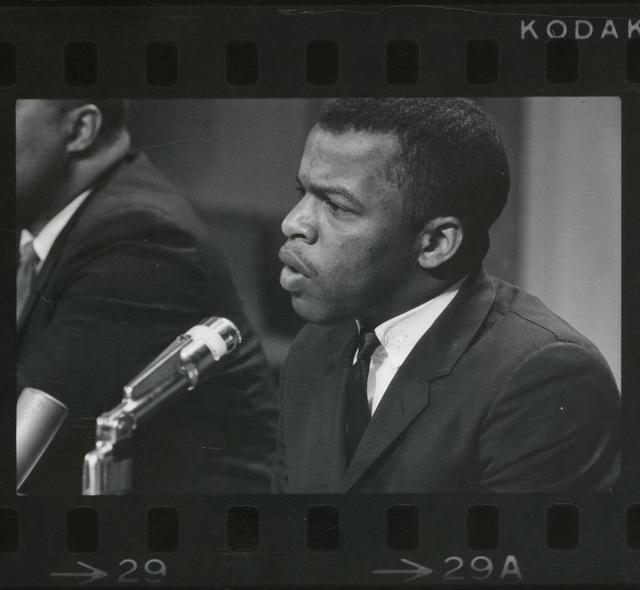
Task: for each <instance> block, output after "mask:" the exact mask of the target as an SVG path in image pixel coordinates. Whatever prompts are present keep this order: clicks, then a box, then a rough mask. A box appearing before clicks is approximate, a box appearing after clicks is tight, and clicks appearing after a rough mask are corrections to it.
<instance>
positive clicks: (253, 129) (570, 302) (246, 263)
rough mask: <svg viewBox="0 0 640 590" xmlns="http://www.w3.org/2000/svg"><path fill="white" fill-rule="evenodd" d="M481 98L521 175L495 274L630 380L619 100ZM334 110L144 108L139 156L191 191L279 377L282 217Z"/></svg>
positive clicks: (136, 115)
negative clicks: (623, 361) (303, 160)
mask: <svg viewBox="0 0 640 590" xmlns="http://www.w3.org/2000/svg"><path fill="white" fill-rule="evenodd" d="M480 102H482V104H483V105H484V106H485V108H486V109H487V110H488V111H489V113H490V114H491V115H492V116H493V118H494V119H495V121H496V123H497V125H498V127H499V128H500V130H501V133H502V136H503V141H504V143H505V147H506V149H507V153H508V155H509V161H510V166H511V174H512V179H513V183H512V190H511V193H510V195H509V202H508V204H507V207H506V209H505V211H504V213H503V215H502V216H501V218H500V219H499V220H498V221H497V222H496V224H495V225H494V227H493V230H492V238H491V239H492V247H491V250H490V252H489V255H488V257H487V260H486V263H485V267H486V268H487V270H488V271H489V272H491V273H493V274H496V275H498V276H500V277H501V278H503V279H505V280H507V281H509V282H513V283H517V284H520V285H521V286H523V287H524V288H526V289H527V290H529V291H531V292H533V293H534V294H536V295H538V296H540V297H541V298H542V299H543V301H545V303H547V305H549V307H551V308H552V309H553V310H554V311H556V312H558V313H559V314H560V315H562V316H563V317H566V318H567V319H569V320H570V321H571V323H573V324H574V325H575V326H576V327H577V328H578V329H579V330H581V331H582V332H583V333H585V334H586V335H587V336H588V337H590V338H591V339H592V340H594V341H595V342H596V344H598V345H599V346H600V348H601V349H602V350H603V352H604V354H605V356H606V357H607V359H608V360H609V363H610V364H611V366H612V369H613V370H614V373H615V374H616V376H617V377H618V378H619V372H620V337H619V335H620V272H619V271H620V173H619V162H620V152H619V150H620V147H619V146H620V121H619V116H620V115H619V110H620V109H619V101H618V100H617V99H611V98H602V99H575V98H549V99H537V98H536V99H515V98H510V99H503V98H501V99H485V100H482V101H480ZM323 104H324V101H323V100H320V99H259V100H258V99H245V100H163V101H157V100H156V101H152V100H138V101H132V105H131V117H130V128H131V132H132V139H133V145H134V148H139V149H145V150H146V151H147V153H148V154H149V156H150V157H151V159H152V160H153V161H154V162H155V163H156V165H157V166H158V167H159V168H160V169H162V170H163V171H164V172H165V173H166V174H167V176H169V178H170V179H171V180H173V181H174V183H176V184H177V185H178V186H180V187H181V188H182V189H183V190H184V192H185V193H186V195H187V196H188V197H189V198H190V199H191V201H192V202H193V204H194V205H195V207H196V208H197V209H198V211H199V212H200V213H201V215H202V217H203V219H204V220H205V222H206V224H207V225H208V227H209V228H210V231H211V236H212V239H215V240H216V241H217V242H218V243H219V244H221V247H222V248H223V249H224V251H225V253H226V255H227V257H228V259H229V262H230V265H231V267H232V271H233V273H234V278H235V281H236V284H237V286H238V289H239V292H240V295H241V298H242V299H243V302H244V304H245V308H246V310H247V313H248V314H249V316H250V317H251V319H252V320H253V322H254V324H255V326H256V328H257V329H258V331H259V332H260V333H261V334H262V336H263V339H264V343H265V349H266V351H267V354H268V356H269V358H270V360H271V362H272V363H273V365H274V367H275V368H276V369H277V367H278V366H279V365H280V364H281V363H282V362H283V360H284V358H285V356H286V353H287V351H288V348H289V346H290V343H291V339H292V337H293V336H294V335H295V333H296V332H297V330H298V329H299V328H300V326H301V325H302V322H301V321H300V320H299V318H297V316H296V315H295V314H294V313H293V312H292V311H291V308H290V304H289V297H288V295H287V294H286V293H284V292H283V291H282V289H281V288H280V287H279V284H278V276H279V272H280V263H279V261H278V258H277V251H278V248H279V246H280V245H281V244H282V242H283V236H282V234H281V232H280V222H281V220H282V218H283V217H284V216H285V214H286V213H287V211H288V210H289V209H290V208H291V207H292V206H293V205H294V204H295V202H296V200H297V196H296V193H295V191H294V185H295V174H296V170H297V166H298V162H299V159H300V155H301V154H302V150H303V146H304V141H305V138H306V135H307V132H308V130H309V129H310V128H311V126H312V125H313V123H314V121H315V118H316V116H317V114H318V112H319V110H320V109H321V108H322V106H323ZM616 161H617V168H616V166H615V163H616ZM584 171H587V172H588V174H587V176H586V177H585V175H584ZM550 228H552V229H550ZM543 235H544V237H542V236H543ZM594 253H597V256H594ZM585 256H586V257H588V264H585V260H584V258H585ZM569 270H571V272H569ZM594 277H597V281H599V282H595V283H594ZM603 300H606V301H607V305H606V306H603V305H602V301H603Z"/></svg>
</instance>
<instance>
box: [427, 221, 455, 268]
mask: <svg viewBox="0 0 640 590" xmlns="http://www.w3.org/2000/svg"><path fill="white" fill-rule="evenodd" d="M463 237H464V230H463V228H462V223H461V222H460V220H459V219H458V218H457V217H436V218H435V219H432V220H431V221H429V222H427V223H426V224H425V226H424V228H423V230H422V232H421V233H420V235H419V237H418V240H419V242H418V246H419V248H420V251H419V254H418V264H419V265H420V266H421V267H422V268H424V269H435V268H437V267H438V266H440V265H441V264H443V263H445V262H447V261H448V260H451V258H453V256H454V255H455V254H456V252H457V251H458V250H459V249H460V245H461V244H462V238H463Z"/></svg>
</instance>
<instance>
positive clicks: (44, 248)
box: [20, 189, 91, 270]
mask: <svg viewBox="0 0 640 590" xmlns="http://www.w3.org/2000/svg"><path fill="white" fill-rule="evenodd" d="M90 193H91V189H88V190H86V191H84V192H83V193H80V194H79V195H78V196H77V197H76V198H75V199H73V201H71V202H70V203H69V204H68V205H67V206H66V207H65V208H64V209H62V211H60V212H59V213H57V214H56V215H55V216H54V217H52V218H51V219H50V220H49V221H48V222H47V223H46V225H45V226H44V227H43V228H42V229H41V230H40V232H38V235H37V236H35V237H34V236H33V235H32V234H31V233H30V232H29V231H28V230H26V229H23V230H22V233H21V234H20V251H21V252H22V249H23V248H24V246H25V245H26V244H27V243H29V242H30V241H32V240H33V249H34V250H35V252H36V254H37V255H38V258H39V259H40V262H39V263H38V266H37V267H36V268H37V270H40V268H41V267H42V264H43V263H44V261H45V259H46V258H47V256H48V255H49V252H50V251H51V248H52V247H53V244H54V242H55V241H56V239H57V237H58V236H59V235H60V233H61V232H62V230H63V229H64V228H65V226H66V225H67V223H69V220H70V219H71V218H72V217H73V214H74V213H75V212H76V211H77V210H78V207H80V205H82V203H83V202H84V201H85V199H86V198H87V197H88V196H89V194H90Z"/></svg>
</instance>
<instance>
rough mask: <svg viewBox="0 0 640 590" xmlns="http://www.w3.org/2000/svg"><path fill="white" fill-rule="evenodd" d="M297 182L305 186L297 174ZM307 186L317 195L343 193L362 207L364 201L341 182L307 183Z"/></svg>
mask: <svg viewBox="0 0 640 590" xmlns="http://www.w3.org/2000/svg"><path fill="white" fill-rule="evenodd" d="M296 182H297V183H298V184H299V185H300V186H304V184H305V183H303V182H302V181H301V180H300V177H299V176H296ZM306 185H307V187H308V188H309V189H310V190H311V192H312V193H315V194H317V195H336V194H337V195H341V196H343V197H344V198H345V199H347V200H348V201H350V202H351V203H353V204H354V205H356V206H357V207H362V203H361V202H360V200H359V199H358V198H357V197H356V196H355V195H354V194H353V193H352V192H351V191H350V190H349V189H348V188H347V187H345V186H342V185H341V184H331V185H324V186H323V185H320V184H315V183H306Z"/></svg>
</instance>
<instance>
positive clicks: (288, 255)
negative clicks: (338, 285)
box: [278, 246, 316, 277]
mask: <svg viewBox="0 0 640 590" xmlns="http://www.w3.org/2000/svg"><path fill="white" fill-rule="evenodd" d="M278 257H279V258H280V261H281V262H282V263H283V264H284V265H286V266H288V267H289V268H291V269H293V270H294V271H295V272H297V273H300V274H302V275H304V276H305V277H310V276H313V275H314V274H316V273H315V271H314V269H313V267H312V266H311V265H310V264H309V263H308V262H307V261H306V260H304V259H303V258H302V257H301V256H300V255H299V254H296V253H295V252H293V251H292V250H289V249H287V248H286V247H284V246H283V247H282V248H280V252H279V253H278Z"/></svg>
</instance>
